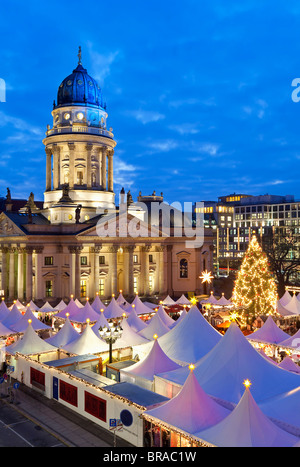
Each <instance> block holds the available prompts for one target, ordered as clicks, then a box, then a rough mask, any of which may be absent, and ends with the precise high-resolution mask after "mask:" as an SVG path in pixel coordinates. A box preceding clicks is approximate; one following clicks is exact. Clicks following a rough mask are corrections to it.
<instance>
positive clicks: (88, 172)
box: [86, 143, 93, 190]
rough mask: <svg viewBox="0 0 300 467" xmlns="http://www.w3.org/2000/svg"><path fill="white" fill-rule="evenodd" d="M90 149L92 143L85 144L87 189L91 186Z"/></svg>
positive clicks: (91, 148)
mask: <svg viewBox="0 0 300 467" xmlns="http://www.w3.org/2000/svg"><path fill="white" fill-rule="evenodd" d="M92 150H93V145H92V144H90V143H89V144H87V145H86V177H87V183H86V185H87V189H88V190H90V189H91V188H92Z"/></svg>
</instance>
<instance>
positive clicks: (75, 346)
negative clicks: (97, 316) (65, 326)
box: [62, 325, 108, 355]
mask: <svg viewBox="0 0 300 467" xmlns="http://www.w3.org/2000/svg"><path fill="white" fill-rule="evenodd" d="M62 348H63V350H65V351H67V352H70V353H73V354H76V355H84V354H88V353H90V354H94V353H99V352H105V351H108V344H106V342H104V341H103V340H101V339H100V337H97V335H96V333H95V332H94V331H93V330H92V327H91V326H90V325H87V326H86V328H85V329H84V331H83V332H82V333H81V334H79V335H78V337H77V338H76V339H74V340H73V341H72V342H69V343H68V344H65V345H64V346H63V347H62Z"/></svg>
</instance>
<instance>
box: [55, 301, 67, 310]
mask: <svg viewBox="0 0 300 467" xmlns="http://www.w3.org/2000/svg"><path fill="white" fill-rule="evenodd" d="M65 308H67V304H66V303H65V302H64V301H63V300H61V301H60V302H59V304H58V305H56V307H55V310H58V311H63V310H64V309H65Z"/></svg>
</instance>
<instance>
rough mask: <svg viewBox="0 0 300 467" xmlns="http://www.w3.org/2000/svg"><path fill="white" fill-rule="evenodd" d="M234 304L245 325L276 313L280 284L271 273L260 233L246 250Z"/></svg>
mask: <svg viewBox="0 0 300 467" xmlns="http://www.w3.org/2000/svg"><path fill="white" fill-rule="evenodd" d="M232 296H233V305H234V308H235V309H236V311H237V310H239V319H240V323H241V325H242V326H245V325H246V324H249V323H248V319H249V318H252V319H255V318H256V317H257V316H259V315H262V314H264V315H273V316H274V315H276V314H277V312H276V306H277V299H278V294H277V286H276V283H275V280H274V278H273V276H272V274H271V273H270V270H269V265H268V259H267V255H266V254H265V253H264V252H263V250H262V248H261V246H260V245H259V243H258V241H257V238H256V236H253V237H252V239H251V242H250V244H249V247H248V250H247V251H246V253H245V257H244V260H243V262H242V265H241V267H240V270H239V272H238V276H237V279H236V281H235V285H234V290H233V294H232Z"/></svg>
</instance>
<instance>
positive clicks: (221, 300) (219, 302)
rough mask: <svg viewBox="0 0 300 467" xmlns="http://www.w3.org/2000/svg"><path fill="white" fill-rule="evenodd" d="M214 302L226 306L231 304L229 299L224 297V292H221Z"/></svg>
mask: <svg viewBox="0 0 300 467" xmlns="http://www.w3.org/2000/svg"><path fill="white" fill-rule="evenodd" d="M216 304H217V305H222V306H226V305H231V301H230V300H227V298H225V297H224V294H223V293H222V297H221V298H220V299H219V300H217V303H216Z"/></svg>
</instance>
